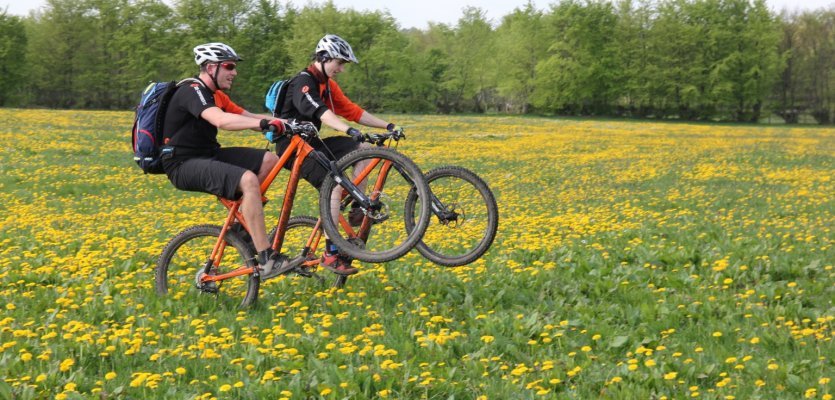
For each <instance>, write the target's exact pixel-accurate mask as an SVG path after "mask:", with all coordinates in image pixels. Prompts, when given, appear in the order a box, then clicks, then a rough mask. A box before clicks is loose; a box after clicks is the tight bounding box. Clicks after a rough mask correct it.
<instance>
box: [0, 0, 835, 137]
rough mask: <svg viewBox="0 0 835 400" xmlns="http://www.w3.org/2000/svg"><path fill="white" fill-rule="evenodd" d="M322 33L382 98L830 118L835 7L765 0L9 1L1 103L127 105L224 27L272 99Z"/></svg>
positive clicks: (358, 79)
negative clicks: (441, 18) (15, 8)
mask: <svg viewBox="0 0 835 400" xmlns="http://www.w3.org/2000/svg"><path fill="white" fill-rule="evenodd" d="M324 33H336V34H339V35H340V36H342V37H343V38H345V39H346V40H348V41H349V42H350V43H351V45H352V46H353V48H354V51H355V53H356V54H357V56H358V58H359V59H360V64H358V65H352V66H350V67H349V68H347V70H346V72H345V73H343V74H342V76H340V78H339V79H340V85H341V86H343V88H344V89H345V91H346V92H347V93H348V94H349V96H351V98H352V99H353V100H354V101H356V102H357V103H359V104H362V105H363V106H364V107H365V108H367V109H369V110H372V111H385V112H411V113H511V114H544V115H570V116H625V117H637V118H677V119H684V120H723V121H739V122H757V121H759V120H761V119H763V118H764V117H766V116H772V115H774V116H779V117H782V119H783V120H785V122H787V123H798V122H807V121H808V122H816V123H820V124H829V123H832V122H833V120H835V84H834V82H833V80H835V62H833V61H835V8H832V7H830V9H823V10H816V11H808V12H803V13H785V12H783V13H781V14H774V13H773V12H771V11H770V10H769V9H768V7H767V6H766V5H765V2H764V0H619V1H616V2H611V1H602V0H583V1H581V0H560V1H557V2H555V3H553V4H551V5H550V6H549V7H548V8H547V9H545V10H541V9H537V8H536V7H535V5H534V4H533V3H528V4H527V5H525V6H523V7H520V8H517V9H515V10H514V11H513V12H511V13H510V14H508V15H505V16H504V17H502V18H501V19H500V20H499V21H491V20H489V19H487V18H486V15H485V12H484V11H483V10H481V9H479V8H474V7H469V8H465V9H464V10H463V11H462V15H461V17H460V19H459V20H458V21H457V23H456V24H454V25H449V24H435V23H432V24H429V26H428V27H427V28H426V29H401V28H400V27H399V26H398V23H397V21H396V20H395V19H394V18H393V17H392V16H391V15H390V14H388V13H387V12H381V11H356V10H353V9H340V8H337V7H336V6H335V5H334V4H333V3H332V2H326V3H323V4H316V5H309V6H305V7H302V8H295V7H293V6H292V5H288V4H286V3H285V4H282V3H281V2H279V1H276V0H176V1H175V2H174V3H173V5H172V6H169V5H167V4H166V3H164V2H162V1H161V0H47V4H46V6H45V7H43V9H42V10H40V11H38V12H35V13H32V14H30V15H29V16H26V17H17V16H11V15H8V14H7V13H6V12H3V13H2V14H0V106H6V107H9V106H14V107H48V108H69V109H88V108H93V109H130V108H132V107H134V106H135V104H136V102H137V101H138V92H140V91H141V89H142V88H144V87H145V85H146V84H147V82H149V81H156V80H175V79H178V78H182V77H185V76H189V75H193V74H195V73H196V71H197V67H196V65H194V63H193V61H192V54H191V49H192V47H194V46H195V45H196V44H199V43H205V42H211V41H222V42H225V43H228V44H230V45H231V46H232V47H234V48H235V50H236V51H237V52H238V53H239V54H241V55H242V57H243V58H245V61H244V62H243V63H242V64H241V65H240V67H241V73H240V74H239V75H238V77H237V78H236V83H235V85H234V88H233V91H232V93H231V96H232V98H233V99H235V101H236V102H238V103H239V104H241V105H244V106H245V107H246V108H248V109H251V110H257V111H261V110H262V108H263V106H262V105H261V104H262V103H263V101H262V100H263V94H264V92H265V90H266V88H267V87H269V85H270V83H271V82H272V81H274V80H278V79H282V78H285V77H289V76H292V75H294V74H295V73H296V72H298V71H300V70H301V69H302V68H304V67H305V66H306V65H307V64H308V63H309V61H310V57H311V55H312V52H313V49H314V47H315V45H316V42H317V41H318V39H319V38H321V36H322V35H323V34H324Z"/></svg>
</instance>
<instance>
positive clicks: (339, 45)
mask: <svg viewBox="0 0 835 400" xmlns="http://www.w3.org/2000/svg"><path fill="white" fill-rule="evenodd" d="M316 55H324V56H326V57H328V58H336V59H340V60H345V61H348V62H352V63H357V64H359V61H357V57H356V56H354V50H352V49H351V45H350V44H348V42H346V41H345V39H343V38H341V37H339V36H336V35H332V34H327V35H325V37H323V38H322V39H320V40H319V43H318V44H317V45H316Z"/></svg>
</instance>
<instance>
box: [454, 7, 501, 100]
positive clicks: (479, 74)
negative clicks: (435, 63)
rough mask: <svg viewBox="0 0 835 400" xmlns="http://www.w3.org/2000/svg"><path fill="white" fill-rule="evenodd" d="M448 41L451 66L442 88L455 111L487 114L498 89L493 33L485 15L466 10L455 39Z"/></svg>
mask: <svg viewBox="0 0 835 400" xmlns="http://www.w3.org/2000/svg"><path fill="white" fill-rule="evenodd" d="M444 38H445V39H446V40H445V41H444V43H443V46H444V50H445V51H446V53H447V55H448V57H449V64H448V68H447V70H446V71H445V72H446V74H445V76H444V81H443V83H442V87H443V88H444V89H445V90H446V91H447V93H449V94H450V95H451V99H452V100H453V103H454V104H455V106H454V109H456V110H458V111H470V110H472V111H475V112H478V113H483V112H484V111H486V108H487V106H488V102H489V98H490V96H491V91H492V90H493V89H494V88H495V86H496V84H495V79H496V66H495V65H496V64H495V60H496V59H495V57H494V56H493V54H494V53H493V51H491V49H492V48H493V29H492V27H491V26H490V23H489V22H488V21H487V20H486V17H485V13H484V11H482V10H481V9H479V8H475V7H467V8H465V9H464V15H463V16H462V17H461V18H460V19H459V20H458V25H457V26H456V29H455V30H454V31H453V32H452V35H445V36H444Z"/></svg>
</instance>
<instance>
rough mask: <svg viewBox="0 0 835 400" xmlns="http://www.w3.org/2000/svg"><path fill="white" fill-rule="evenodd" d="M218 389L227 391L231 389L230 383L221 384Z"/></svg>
mask: <svg viewBox="0 0 835 400" xmlns="http://www.w3.org/2000/svg"><path fill="white" fill-rule="evenodd" d="M218 390H220V391H221V392H228V391H230V390H232V385H221V386H220V388H219V389H218Z"/></svg>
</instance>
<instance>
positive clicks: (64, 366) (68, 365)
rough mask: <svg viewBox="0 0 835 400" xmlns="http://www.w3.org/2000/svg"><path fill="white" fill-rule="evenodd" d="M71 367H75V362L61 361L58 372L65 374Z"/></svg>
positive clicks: (70, 360) (68, 359) (69, 359)
mask: <svg viewBox="0 0 835 400" xmlns="http://www.w3.org/2000/svg"><path fill="white" fill-rule="evenodd" d="M73 365H75V360H73V359H72V358H67V359H65V360H64V361H61V364H60V365H59V367H58V370H60V371H61V372H67V371H69V370H70V368H72V366H73Z"/></svg>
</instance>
